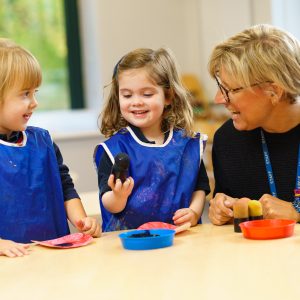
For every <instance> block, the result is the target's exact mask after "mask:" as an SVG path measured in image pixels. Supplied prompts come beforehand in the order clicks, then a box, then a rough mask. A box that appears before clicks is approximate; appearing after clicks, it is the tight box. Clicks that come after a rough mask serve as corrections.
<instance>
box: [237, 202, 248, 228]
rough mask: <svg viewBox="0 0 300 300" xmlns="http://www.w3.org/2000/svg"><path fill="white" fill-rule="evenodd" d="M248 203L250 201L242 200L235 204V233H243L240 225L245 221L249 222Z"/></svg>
mask: <svg viewBox="0 0 300 300" xmlns="http://www.w3.org/2000/svg"><path fill="white" fill-rule="evenodd" d="M248 202H249V199H247V198H242V199H238V200H237V201H236V202H235V203H234V204H233V224H234V231H235V232H242V230H241V228H240V226H239V224H240V223H242V222H245V221H249V209H248Z"/></svg>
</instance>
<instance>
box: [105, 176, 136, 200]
mask: <svg viewBox="0 0 300 300" xmlns="http://www.w3.org/2000/svg"><path fill="white" fill-rule="evenodd" d="M108 186H109V187H110V188H111V189H112V191H113V193H114V195H115V197H116V198H117V199H119V198H120V199H124V198H126V199H127V198H128V197H129V195H130V194H131V192H132V189H133V187H134V180H133V178H132V177H128V178H127V179H126V180H125V181H124V182H123V183H122V181H121V180H120V179H117V180H116V182H114V175H110V176H109V178H108Z"/></svg>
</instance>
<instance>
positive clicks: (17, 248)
mask: <svg viewBox="0 0 300 300" xmlns="http://www.w3.org/2000/svg"><path fill="white" fill-rule="evenodd" d="M29 247H30V245H29V244H19V243H15V242H13V241H10V240H1V239H0V255H3V256H8V257H20V256H24V255H27V254H29V251H28V248H29Z"/></svg>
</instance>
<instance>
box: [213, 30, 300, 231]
mask: <svg viewBox="0 0 300 300" xmlns="http://www.w3.org/2000/svg"><path fill="white" fill-rule="evenodd" d="M209 71H210V74H211V76H212V77H213V78H214V79H215V81H216V83H217V86H218V92H217V94H216V96H215V103H218V104H222V105H224V106H225V107H226V108H227V109H228V110H229V112H230V113H231V119H230V120H229V121H227V122H226V123H225V124H224V125H223V126H222V127H221V128H220V129H219V130H218V131H217V132H216V134H215V137H214V142H213V166H214V175H215V180H216V186H215V191H214V198H213V199H212V200H211V203H210V209H209V217H210V220H211V222H212V223H214V224H216V225H222V224H225V223H228V222H231V221H232V217H233V212H232V206H233V203H234V202H235V201H236V199H237V198H241V197H247V198H250V199H257V200H260V202H261V203H262V207H263V215H264V217H265V218H271V219H274V218H281V219H292V220H295V221H297V222H299V221H300V214H299V212H300V205H299V202H300V198H299V197H300V149H299V143H300V125H299V124H300V100H299V94H300V44H299V41H298V40H297V39H296V38H295V37H293V36H292V35H291V34H290V33H288V32H286V31H284V30H282V29H279V28H276V27H274V26H271V25H264V24H263V25H257V26H253V27H250V28H249V29H246V30H244V31H243V32H241V33H239V34H237V35H235V36H233V37H231V38H229V39H228V40H226V41H225V42H223V43H221V44H219V45H217V46H216V47H215V49H214V50H213V52H212V54H211V57H210V61H209Z"/></svg>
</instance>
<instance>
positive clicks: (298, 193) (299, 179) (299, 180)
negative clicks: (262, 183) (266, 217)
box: [260, 130, 300, 201]
mask: <svg viewBox="0 0 300 300" xmlns="http://www.w3.org/2000/svg"><path fill="white" fill-rule="evenodd" d="M260 133H261V144H262V148H263V153H264V159H265V166H266V171H267V174H268V181H269V186H270V191H271V194H272V196H274V197H277V191H276V185H275V181H274V176H273V170H272V165H271V161H270V155H269V151H268V146H267V143H266V139H265V135H264V133H263V131H262V130H261V131H260ZM294 193H295V200H296V201H300V144H299V151H298V163H297V176H296V187H295V190H294Z"/></svg>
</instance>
